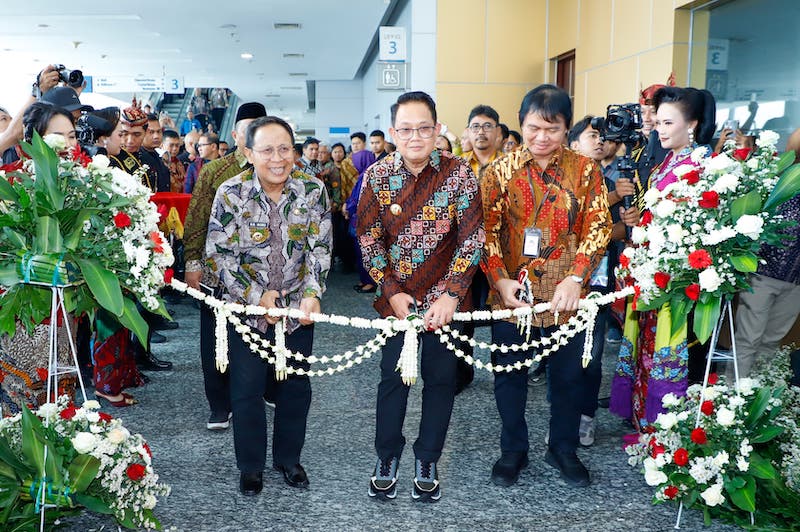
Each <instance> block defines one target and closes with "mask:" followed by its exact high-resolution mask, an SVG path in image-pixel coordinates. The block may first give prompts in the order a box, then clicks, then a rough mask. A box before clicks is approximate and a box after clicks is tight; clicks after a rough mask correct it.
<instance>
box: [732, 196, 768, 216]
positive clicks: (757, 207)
mask: <svg viewBox="0 0 800 532" xmlns="http://www.w3.org/2000/svg"><path fill="white" fill-rule="evenodd" d="M759 212H761V194H759V192H758V191H757V190H751V191H750V192H748V193H747V194H745V195H744V196H741V197H740V198H737V199H735V200H734V201H733V202H732V203H731V217H732V218H733V221H734V222H736V220H738V219H739V218H741V217H742V216H744V215H745V214H757V213H759Z"/></svg>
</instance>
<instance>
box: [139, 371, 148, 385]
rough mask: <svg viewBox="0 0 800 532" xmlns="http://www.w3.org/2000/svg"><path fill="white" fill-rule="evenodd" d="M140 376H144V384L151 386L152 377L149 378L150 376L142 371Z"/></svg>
mask: <svg viewBox="0 0 800 532" xmlns="http://www.w3.org/2000/svg"><path fill="white" fill-rule="evenodd" d="M139 375H141V376H142V382H144V383H145V384H150V377H148V376H147V374H145V373H142V372H141V371H140V372H139Z"/></svg>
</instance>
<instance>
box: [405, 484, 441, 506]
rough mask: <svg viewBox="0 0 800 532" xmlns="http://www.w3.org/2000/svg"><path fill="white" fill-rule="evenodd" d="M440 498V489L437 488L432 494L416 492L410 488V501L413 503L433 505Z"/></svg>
mask: <svg viewBox="0 0 800 532" xmlns="http://www.w3.org/2000/svg"><path fill="white" fill-rule="evenodd" d="M441 498H442V489H441V488H437V489H436V490H434V491H433V492H429V491H420V492H418V491H417V490H416V488H411V499H412V500H413V501H414V502H421V503H434V502H439V499H441Z"/></svg>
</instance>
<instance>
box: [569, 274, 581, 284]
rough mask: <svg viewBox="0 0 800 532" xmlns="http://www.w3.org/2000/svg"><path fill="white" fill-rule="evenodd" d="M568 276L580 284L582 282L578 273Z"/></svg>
mask: <svg viewBox="0 0 800 532" xmlns="http://www.w3.org/2000/svg"><path fill="white" fill-rule="evenodd" d="M569 278H570V279H572V280H573V281H575V282H576V283H578V284H580V285H582V284H583V277H581V276H580V275H570V276H569Z"/></svg>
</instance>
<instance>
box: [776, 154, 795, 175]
mask: <svg viewBox="0 0 800 532" xmlns="http://www.w3.org/2000/svg"><path fill="white" fill-rule="evenodd" d="M795 158H796V155H795V152H794V150H789V151H785V152H783V153H782V154H781V156H780V157H779V158H778V167H777V172H778V174H781V173H783V171H784V170H786V169H787V168H789V167H790V166H791V165H792V163H794V160H795Z"/></svg>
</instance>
